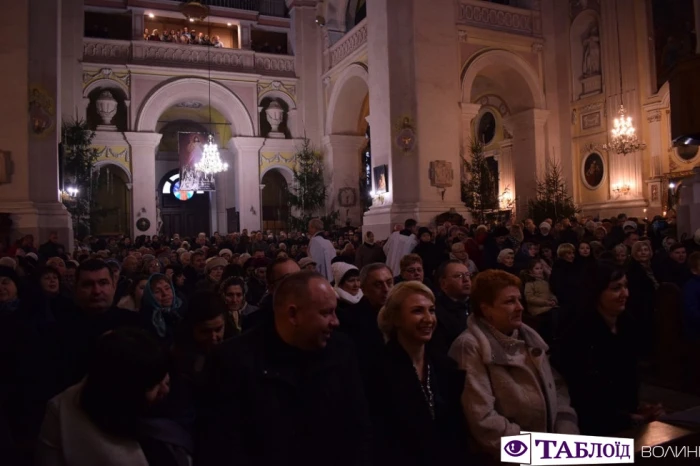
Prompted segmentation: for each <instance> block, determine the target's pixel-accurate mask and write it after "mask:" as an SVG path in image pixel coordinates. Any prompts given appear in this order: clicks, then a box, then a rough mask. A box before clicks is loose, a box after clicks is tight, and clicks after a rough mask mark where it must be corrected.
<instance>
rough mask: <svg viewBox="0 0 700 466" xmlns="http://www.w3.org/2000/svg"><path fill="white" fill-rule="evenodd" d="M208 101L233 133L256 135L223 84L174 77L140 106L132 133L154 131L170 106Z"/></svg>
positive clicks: (245, 111)
mask: <svg viewBox="0 0 700 466" xmlns="http://www.w3.org/2000/svg"><path fill="white" fill-rule="evenodd" d="M210 91H211V94H210ZM208 102H211V103H212V104H213V105H212V106H213V107H214V108H216V109H217V110H218V111H219V112H220V114H221V115H222V116H223V118H224V119H225V120H226V121H227V122H228V123H229V124H230V125H231V131H232V133H233V134H235V135H237V136H254V135H255V134H256V131H255V129H256V125H255V123H254V120H253V118H252V117H251V114H250V112H249V111H248V109H247V108H246V107H245V105H244V104H243V102H242V101H241V99H240V98H239V97H238V96H237V95H236V94H234V93H233V91H231V90H230V89H228V88H227V87H225V86H224V85H222V84H220V83H218V82H216V81H208V80H206V79H201V78H175V79H174V80H170V81H166V82H165V83H163V84H161V85H160V86H158V87H157V88H156V89H155V90H153V91H152V92H151V93H150V95H149V97H148V98H146V99H145V101H144V103H143V105H142V106H141V109H140V111H139V115H138V118H137V122H136V131H144V132H155V131H156V127H157V126H158V121H159V119H160V118H161V115H162V114H163V113H164V112H165V111H166V110H167V109H169V108H171V107H178V106H180V108H187V107H188V106H197V105H201V104H202V103H204V105H208ZM256 113H257V112H256ZM255 120H257V118H256V119H255Z"/></svg>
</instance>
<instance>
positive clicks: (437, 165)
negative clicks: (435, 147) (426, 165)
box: [430, 160, 454, 188]
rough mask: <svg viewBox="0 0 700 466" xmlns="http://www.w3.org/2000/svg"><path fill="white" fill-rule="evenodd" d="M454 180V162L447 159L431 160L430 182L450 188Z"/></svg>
mask: <svg viewBox="0 0 700 466" xmlns="http://www.w3.org/2000/svg"><path fill="white" fill-rule="evenodd" d="M453 181H454V171H453V170H452V163H451V162H447V161H446V160H434V161H432V162H430V184H431V185H433V186H435V187H437V188H450V187H452V184H453Z"/></svg>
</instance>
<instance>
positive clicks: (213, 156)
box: [194, 23, 228, 175]
mask: <svg viewBox="0 0 700 466" xmlns="http://www.w3.org/2000/svg"><path fill="white" fill-rule="evenodd" d="M210 25H211V23H209V24H208V26H210ZM208 29H211V27H208ZM207 67H208V71H209V136H208V139H207V143H206V144H205V145H204V150H203V152H202V158H201V159H200V160H199V162H197V163H195V165H194V168H195V170H197V171H200V172H203V173H205V174H207V175H215V174H217V173H221V172H224V171H226V170H228V163H226V162H223V161H222V160H221V156H220V154H219V146H218V145H217V144H216V141H215V140H214V135H213V134H212V133H211V127H212V125H213V123H212V121H211V46H210V45H208V46H207Z"/></svg>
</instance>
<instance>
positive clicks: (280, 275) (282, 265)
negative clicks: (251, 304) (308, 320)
mask: <svg viewBox="0 0 700 466" xmlns="http://www.w3.org/2000/svg"><path fill="white" fill-rule="evenodd" d="M300 271H301V269H300V268H299V264H297V263H296V262H295V261H294V260H292V259H290V258H288V257H281V258H279V259H275V260H274V261H273V262H272V263H271V264H270V265H268V266H267V269H266V272H265V281H266V282H267V293H266V294H265V295H264V296H263V297H262V299H261V300H260V302H259V303H258V304H257V306H258V310H257V311H256V312H253V313H251V314H248V315H247V316H245V317H244V319H243V322H242V328H243V331H244V332H246V331H248V330H251V329H253V328H255V327H257V326H259V325H261V324H264V323H265V322H267V321H269V320H270V319H271V318H272V299H273V296H274V293H275V290H276V289H277V287H278V286H279V284H280V283H281V282H282V281H283V280H284V279H285V278H287V277H288V276H290V275H294V274H295V273H299V272H300Z"/></svg>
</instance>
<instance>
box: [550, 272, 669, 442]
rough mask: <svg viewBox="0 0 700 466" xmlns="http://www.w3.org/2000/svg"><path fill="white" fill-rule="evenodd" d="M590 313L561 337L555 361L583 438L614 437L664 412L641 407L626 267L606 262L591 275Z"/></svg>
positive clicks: (635, 329)
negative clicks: (589, 436) (591, 436)
mask: <svg viewBox="0 0 700 466" xmlns="http://www.w3.org/2000/svg"><path fill="white" fill-rule="evenodd" d="M587 282H588V283H586V288H585V289H587V290H589V291H590V299H589V300H588V302H587V303H586V310H585V311H584V312H583V314H582V315H581V317H580V318H579V319H578V320H577V322H576V324H575V325H574V326H573V327H572V328H571V329H570V331H569V332H568V335H566V336H565V338H563V339H562V342H561V347H560V349H559V350H558V351H557V352H555V353H554V354H553V358H552V361H553V363H554V365H555V367H556V368H557V370H558V371H559V372H560V373H561V374H562V375H563V376H564V378H565V379H566V382H567V385H568V388H569V395H570V397H571V405H572V406H573V407H574V409H576V412H577V413H578V417H579V428H580V430H581V434H582V435H600V436H606V435H615V434H617V433H619V432H621V431H623V430H626V429H629V428H631V427H633V426H634V425H636V424H639V423H643V422H650V421H652V420H654V419H656V418H657V417H658V416H660V415H661V414H662V409H661V407H660V406H659V405H646V404H640V403H639V397H638V392H639V380H638V376H637V360H638V352H637V341H638V339H639V330H638V326H637V323H636V321H635V319H634V317H633V316H632V315H631V314H630V313H629V311H626V310H625V308H626V307H628V306H627V305H628V304H629V301H628V297H629V296H630V291H629V288H628V280H627V277H626V276H625V271H624V269H621V268H619V267H618V266H616V265H614V264H612V263H608V262H605V261H604V262H602V263H601V264H599V266H598V267H597V268H596V269H595V270H591V272H590V275H589V276H588V277H587Z"/></svg>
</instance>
